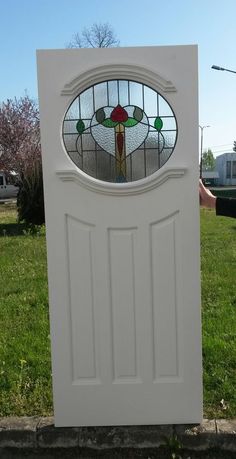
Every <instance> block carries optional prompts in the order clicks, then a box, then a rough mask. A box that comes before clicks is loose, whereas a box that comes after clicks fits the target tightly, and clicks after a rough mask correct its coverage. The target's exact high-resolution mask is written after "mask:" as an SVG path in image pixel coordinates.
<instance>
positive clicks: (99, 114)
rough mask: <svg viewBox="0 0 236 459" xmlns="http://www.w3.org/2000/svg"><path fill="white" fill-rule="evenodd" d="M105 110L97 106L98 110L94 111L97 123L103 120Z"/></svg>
mask: <svg viewBox="0 0 236 459" xmlns="http://www.w3.org/2000/svg"><path fill="white" fill-rule="evenodd" d="M105 117H106V115H105V112H104V110H103V108H99V110H98V111H97V112H96V120H97V122H98V123H102V122H103V121H104V120H105Z"/></svg>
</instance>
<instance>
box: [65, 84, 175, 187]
mask: <svg viewBox="0 0 236 459" xmlns="http://www.w3.org/2000/svg"><path fill="white" fill-rule="evenodd" d="M63 140H64V146H65V149H66V151H67V153H68V155H69V156H70V158H71V160H72V161H73V162H74V163H75V164H76V166H77V167H79V168H80V169H82V170H83V171H84V172H85V173H87V174H88V175H91V176H92V177H96V178H97V179H99V180H103V181H108V182H116V181H117V182H125V181H126V182H129V181H135V180H140V179H141V178H144V177H147V176H149V175H150V174H153V173H154V172H155V171H157V170H158V169H159V168H160V167H162V166H163V165H164V164H165V163H166V161H168V159H169V158H170V156H171V154H172V153H173V150H174V148H175V145H176V140H177V122H176V119H175V116H174V113H173V111H172V109H171V107H170V105H169V103H168V102H167V101H166V100H165V99H164V98H163V97H162V96H161V95H160V94H158V93H157V92H156V91H155V90H154V89H152V88H150V87H148V86H146V85H144V84H142V83H139V82H135V81H129V80H111V81H105V82H101V83H98V84H95V85H93V86H91V87H89V88H88V89H86V90H85V91H83V92H82V93H81V94H80V95H78V96H77V97H76V99H75V100H74V101H73V102H72V104H71V105H70V107H69V108H68V110H67V112H66V114H65V118H64V122H63Z"/></svg>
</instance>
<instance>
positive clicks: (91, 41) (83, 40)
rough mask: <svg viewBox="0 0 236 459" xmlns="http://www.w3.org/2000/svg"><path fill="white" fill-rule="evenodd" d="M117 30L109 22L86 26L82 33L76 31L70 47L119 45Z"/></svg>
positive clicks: (109, 46)
mask: <svg viewBox="0 0 236 459" xmlns="http://www.w3.org/2000/svg"><path fill="white" fill-rule="evenodd" d="M119 43H120V42H119V40H118V39H117V37H116V35H115V32H114V30H113V28H112V27H111V25H110V24H109V23H108V22H105V23H104V24H98V23H94V24H93V25H92V26H91V27H89V28H87V27H85V28H84V29H83V30H82V32H81V35H80V34H79V33H76V34H74V35H73V37H72V41H71V42H70V43H69V44H68V46H67V47H68V48H112V47H115V46H119Z"/></svg>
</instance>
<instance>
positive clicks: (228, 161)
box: [216, 152, 236, 186]
mask: <svg viewBox="0 0 236 459" xmlns="http://www.w3.org/2000/svg"><path fill="white" fill-rule="evenodd" d="M216 170H217V171H218V173H219V180H218V184H219V185H223V186H236V152H232V153H224V154H223V155H220V156H217V158H216Z"/></svg>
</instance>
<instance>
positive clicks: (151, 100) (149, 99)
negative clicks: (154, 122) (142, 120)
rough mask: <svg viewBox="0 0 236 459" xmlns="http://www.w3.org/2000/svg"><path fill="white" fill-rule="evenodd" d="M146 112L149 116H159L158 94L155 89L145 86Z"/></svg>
mask: <svg viewBox="0 0 236 459" xmlns="http://www.w3.org/2000/svg"><path fill="white" fill-rule="evenodd" d="M144 110H145V113H146V114H147V116H153V114H154V113H156V114H158V110H157V93H156V91H153V89H151V88H148V87H147V86H144Z"/></svg>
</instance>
